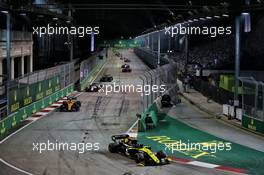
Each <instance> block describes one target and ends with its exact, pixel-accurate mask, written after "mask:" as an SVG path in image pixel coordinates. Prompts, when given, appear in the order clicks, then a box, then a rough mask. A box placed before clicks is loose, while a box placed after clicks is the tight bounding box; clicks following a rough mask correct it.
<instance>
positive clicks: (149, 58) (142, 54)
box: [134, 48, 169, 69]
mask: <svg viewBox="0 0 264 175" xmlns="http://www.w3.org/2000/svg"><path fill="white" fill-rule="evenodd" d="M134 52H135V54H136V55H137V56H138V57H139V58H141V59H142V61H143V62H144V63H145V64H147V65H148V66H149V67H150V68H151V69H155V68H157V65H158V54H157V52H151V51H150V50H146V49H144V48H134ZM168 63H169V62H168V60H167V59H165V58H164V57H162V56H161V57H160V65H161V66H162V65H165V64H168Z"/></svg>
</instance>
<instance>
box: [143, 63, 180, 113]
mask: <svg viewBox="0 0 264 175" xmlns="http://www.w3.org/2000/svg"><path fill="white" fill-rule="evenodd" d="M140 79H141V83H142V86H143V87H144V86H149V87H151V89H152V90H151V91H149V92H148V91H144V92H143V95H142V112H144V110H145V109H147V108H148V107H149V106H150V105H152V103H153V102H154V101H155V100H156V99H157V98H158V97H159V96H161V95H163V94H165V93H167V94H169V95H171V96H172V97H173V98H174V97H175V98H174V101H178V100H176V98H178V94H177V93H176V92H175V91H168V90H169V89H171V88H172V87H174V88H175V89H177V66H176V64H175V63H170V64H166V65H164V66H161V67H159V68H157V69H153V70H150V71H146V72H145V73H144V74H143V75H142V76H140ZM154 87H159V88H160V87H162V88H164V89H165V90H163V91H161V90H156V91H153V88H154ZM155 89H156V88H155Z"/></svg>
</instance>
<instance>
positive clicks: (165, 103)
mask: <svg viewBox="0 0 264 175" xmlns="http://www.w3.org/2000/svg"><path fill="white" fill-rule="evenodd" d="M172 106H173V104H172V102H171V97H170V96H169V95H168V94H164V95H163V96H162V97H161V107H162V108H170V107H172Z"/></svg>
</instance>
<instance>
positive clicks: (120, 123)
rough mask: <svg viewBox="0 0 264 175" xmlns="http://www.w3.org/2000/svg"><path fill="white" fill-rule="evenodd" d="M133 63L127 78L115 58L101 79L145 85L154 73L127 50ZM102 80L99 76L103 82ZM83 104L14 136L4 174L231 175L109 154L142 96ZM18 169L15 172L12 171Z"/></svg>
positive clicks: (1, 168)
mask: <svg viewBox="0 0 264 175" xmlns="http://www.w3.org/2000/svg"><path fill="white" fill-rule="evenodd" d="M122 52H123V55H125V56H126V57H128V58H129V59H131V63H129V64H130V65H131V67H132V73H121V69H120V66H121V65H122V64H123V61H122V60H120V59H119V58H117V57H115V56H113V55H112V54H109V57H111V58H109V60H108V62H107V64H106V66H105V67H104V69H103V70H102V72H101V74H105V73H107V74H111V75H112V76H113V77H114V82H117V83H120V82H125V83H139V82H140V80H139V79H138V76H139V75H140V74H141V73H142V72H144V71H146V70H147V69H148V68H147V66H145V64H144V63H143V62H142V61H141V60H140V59H139V58H137V57H136V56H135V55H134V53H133V51H131V50H130V51H128V50H123V51H122ZM100 77H101V75H99V76H98V78H97V80H95V81H98V79H99V78H100ZM78 100H80V101H81V102H82V107H81V111H79V112H75V113H64V112H53V113H51V114H50V115H48V116H46V117H43V118H41V119H40V120H37V121H36V122H35V123H33V124H32V125H29V126H28V127H26V128H25V129H23V130H21V131H20V132H18V133H17V134H16V135H14V136H12V137H10V138H9V139H8V140H6V141H5V142H4V143H2V144H1V145H0V158H1V159H2V160H4V161H6V162H8V163H9V166H7V164H5V163H3V162H1V163H0V174H1V175H17V174H18V175H20V174H25V173H23V172H21V171H19V170H17V168H19V169H21V170H24V171H26V172H28V173H31V174H40V175H68V174H69V175H87V174H88V175H106V174H109V175H123V174H124V173H126V172H130V173H131V174H135V175H136V174H137V175H155V174H159V175H163V174H172V175H174V174H189V175H191V174H197V175H205V174H219V175H220V174H230V173H227V172H223V171H218V170H214V169H207V168H201V167H197V166H192V165H184V164H176V163H172V164H169V165H165V166H148V167H140V166H137V165H136V163H135V162H134V161H133V160H130V159H129V158H126V157H124V156H122V155H118V154H112V153H109V152H108V149H107V147H108V144H109V142H110V141H111V140H110V136H111V135H113V134H119V133H123V132H125V131H126V130H127V129H128V128H129V126H131V125H132V124H133V123H134V122H135V120H136V117H135V114H136V113H137V112H139V111H140V108H141V104H140V94H138V93H110V94H108V95H107V96H106V95H105V94H103V93H88V92H84V93H82V94H81V95H80V96H79V97H78ZM48 140H49V141H50V142H54V143H56V141H57V142H62V143H92V144H94V143H99V147H100V149H99V150H97V151H95V150H91V151H85V152H84V153H78V152H77V151H66V150H65V151H63V150H57V151H44V152H42V153H41V154H40V153H39V152H37V151H36V150H35V151H33V143H42V142H43V143H47V141H48ZM12 166H13V167H12Z"/></svg>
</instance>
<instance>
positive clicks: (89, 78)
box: [80, 58, 106, 91]
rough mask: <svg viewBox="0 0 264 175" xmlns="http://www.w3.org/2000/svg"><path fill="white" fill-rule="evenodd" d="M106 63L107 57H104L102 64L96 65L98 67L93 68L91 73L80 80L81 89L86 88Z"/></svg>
mask: <svg viewBox="0 0 264 175" xmlns="http://www.w3.org/2000/svg"><path fill="white" fill-rule="evenodd" d="M105 63H106V58H104V59H103V60H102V62H101V63H100V64H98V65H96V67H94V68H93V69H92V71H91V72H90V73H89V75H88V76H87V77H86V78H85V79H83V80H82V81H81V82H80V84H81V91H82V90H84V89H85V88H86V87H87V86H88V85H89V84H90V83H91V81H92V79H93V78H94V76H95V75H96V74H97V73H98V72H99V71H100V69H101V68H102V67H103V66H104V65H105Z"/></svg>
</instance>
